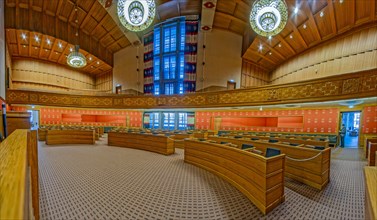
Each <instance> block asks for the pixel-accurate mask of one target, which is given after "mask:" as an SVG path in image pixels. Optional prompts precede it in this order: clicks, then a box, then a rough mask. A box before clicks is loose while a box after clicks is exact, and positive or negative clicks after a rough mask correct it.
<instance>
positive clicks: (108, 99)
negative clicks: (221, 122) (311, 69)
mask: <svg viewBox="0 0 377 220" xmlns="http://www.w3.org/2000/svg"><path fill="white" fill-rule="evenodd" d="M374 96H377V69H373V70H368V71H363V72H357V73H349V74H343V75H338V76H331V77H325V78H321V79H315V80H308V81H302V82H298V83H289V84H282V85H272V86H261V87H255V88H248V89H237V90H227V91H220V92H205V93H204V92H203V93H191V94H186V95H173V96H164V95H161V96H127V95H103V96H87V95H74V94H64V93H50V92H38V91H29V90H12V89H8V90H7V98H6V101H7V103H8V104H33V105H46V106H61V107H64V106H66V107H84V108H86V107H88V108H93V107H94V108H122V109H135V108H136V109H140V108H142V109H152V108H198V107H201V108H202V107H228V106H256V105H269V104H288V103H303V102H313V101H317V102H318V101H330V100H342V99H353V98H364V97H374Z"/></svg>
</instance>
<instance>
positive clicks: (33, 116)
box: [28, 110, 39, 130]
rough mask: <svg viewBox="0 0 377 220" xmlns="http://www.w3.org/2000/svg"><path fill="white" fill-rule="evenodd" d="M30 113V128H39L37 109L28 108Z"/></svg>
mask: <svg viewBox="0 0 377 220" xmlns="http://www.w3.org/2000/svg"><path fill="white" fill-rule="evenodd" d="M28 112H30V113H31V117H30V124H31V127H30V129H31V130H37V129H38V128H39V111H38V110H28Z"/></svg>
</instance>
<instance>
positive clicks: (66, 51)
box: [56, 43, 70, 63]
mask: <svg viewBox="0 0 377 220" xmlns="http://www.w3.org/2000/svg"><path fill="white" fill-rule="evenodd" d="M69 48H70V44H68V43H67V44H66V45H65V47H64V49H63V51H62V54H60V57H59V58H58V61H56V62H57V63H60V62H61V60H62V59H63V58H64V57H65V54H66V53H68V51H69Z"/></svg>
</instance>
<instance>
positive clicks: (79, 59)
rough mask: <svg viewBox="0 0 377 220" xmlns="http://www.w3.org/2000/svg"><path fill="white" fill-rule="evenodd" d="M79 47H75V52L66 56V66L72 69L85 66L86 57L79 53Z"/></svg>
mask: <svg viewBox="0 0 377 220" xmlns="http://www.w3.org/2000/svg"><path fill="white" fill-rule="evenodd" d="M79 49H80V46H79V45H75V50H74V51H72V52H71V53H70V54H68V56H67V64H68V65H70V66H71V67H74V68H82V67H84V66H86V57H85V56H84V55H83V54H82V53H80V52H79Z"/></svg>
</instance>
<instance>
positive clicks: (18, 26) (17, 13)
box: [16, 0, 20, 29]
mask: <svg viewBox="0 0 377 220" xmlns="http://www.w3.org/2000/svg"><path fill="white" fill-rule="evenodd" d="M16 29H20V5H19V0H16Z"/></svg>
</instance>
